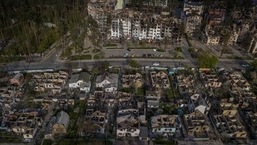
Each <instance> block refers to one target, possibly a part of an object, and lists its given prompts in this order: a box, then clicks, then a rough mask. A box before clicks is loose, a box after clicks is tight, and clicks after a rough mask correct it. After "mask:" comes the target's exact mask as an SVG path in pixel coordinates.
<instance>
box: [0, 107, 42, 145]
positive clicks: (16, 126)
mask: <svg viewBox="0 0 257 145" xmlns="http://www.w3.org/2000/svg"><path fill="white" fill-rule="evenodd" d="M6 115H7V117H6V123H8V124H9V127H10V129H11V130H12V131H13V132H14V133H16V134H18V135H22V137H23V139H24V141H25V142H32V141H33V139H34V137H35V135H36V132H37V131H38V129H39V127H40V126H41V125H42V122H43V121H42V116H41V115H40V113H39V112H37V111H33V110H31V111H29V110H28V111H22V112H21V111H20V112H15V113H13V114H11V113H10V114H6ZM2 123H3V122H2Z"/></svg>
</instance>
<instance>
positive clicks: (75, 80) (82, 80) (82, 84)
mask: <svg viewBox="0 0 257 145" xmlns="http://www.w3.org/2000/svg"><path fill="white" fill-rule="evenodd" d="M68 85H69V88H70V89H79V90H80V91H81V92H86V93H88V92H89V91H90V89H91V75H90V74H89V73H88V72H80V73H78V74H73V75H72V76H71V78H70V79H69V81H68Z"/></svg>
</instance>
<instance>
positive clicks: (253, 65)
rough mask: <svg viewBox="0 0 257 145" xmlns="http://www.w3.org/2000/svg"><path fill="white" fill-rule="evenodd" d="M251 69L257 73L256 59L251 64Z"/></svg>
mask: <svg viewBox="0 0 257 145" xmlns="http://www.w3.org/2000/svg"><path fill="white" fill-rule="evenodd" d="M251 67H252V69H253V70H254V71H257V60H256V59H255V60H254V61H253V62H252V63H251Z"/></svg>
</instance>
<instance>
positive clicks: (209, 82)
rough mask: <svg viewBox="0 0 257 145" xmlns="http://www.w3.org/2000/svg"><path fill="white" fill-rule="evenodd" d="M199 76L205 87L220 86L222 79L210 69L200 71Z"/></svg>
mask: <svg viewBox="0 0 257 145" xmlns="http://www.w3.org/2000/svg"><path fill="white" fill-rule="evenodd" d="M200 77H201V79H202V82H203V85H204V87H205V88H208V89H210V88H212V89H215V88H220V87H221V86H222V81H221V79H220V78H219V76H218V75H217V74H216V73H215V72H211V71H201V72H200Z"/></svg>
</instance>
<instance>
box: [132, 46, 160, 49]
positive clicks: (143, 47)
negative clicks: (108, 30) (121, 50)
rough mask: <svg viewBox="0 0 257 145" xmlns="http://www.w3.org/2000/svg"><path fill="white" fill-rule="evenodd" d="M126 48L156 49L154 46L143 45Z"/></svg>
mask: <svg viewBox="0 0 257 145" xmlns="http://www.w3.org/2000/svg"><path fill="white" fill-rule="evenodd" d="M128 49H157V48H156V47H145V46H142V47H140V46H139V47H128Z"/></svg>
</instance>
